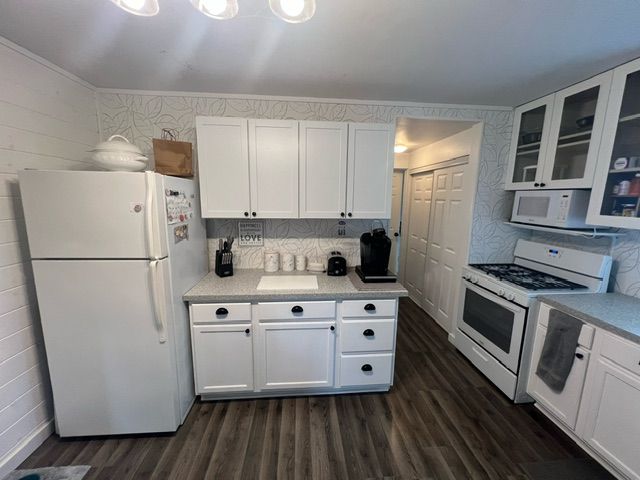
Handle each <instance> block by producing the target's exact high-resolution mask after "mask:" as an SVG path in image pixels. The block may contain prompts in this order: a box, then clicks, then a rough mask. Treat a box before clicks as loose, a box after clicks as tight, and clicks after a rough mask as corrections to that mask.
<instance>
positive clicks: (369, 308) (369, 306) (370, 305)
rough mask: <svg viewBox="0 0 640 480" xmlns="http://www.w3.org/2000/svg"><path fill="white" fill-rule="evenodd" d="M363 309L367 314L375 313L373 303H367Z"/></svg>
mask: <svg viewBox="0 0 640 480" xmlns="http://www.w3.org/2000/svg"><path fill="white" fill-rule="evenodd" d="M364 309H365V310H366V311H367V312H375V311H376V306H375V305H374V304H373V303H367V304H366V305H365V306H364Z"/></svg>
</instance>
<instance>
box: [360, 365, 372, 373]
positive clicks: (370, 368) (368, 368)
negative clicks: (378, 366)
mask: <svg viewBox="0 0 640 480" xmlns="http://www.w3.org/2000/svg"><path fill="white" fill-rule="evenodd" d="M371 370H373V367H372V366H371V365H369V364H368V363H365V364H364V365H362V371H363V372H370V371H371Z"/></svg>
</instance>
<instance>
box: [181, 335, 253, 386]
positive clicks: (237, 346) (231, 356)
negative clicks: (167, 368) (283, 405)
mask: <svg viewBox="0 0 640 480" xmlns="http://www.w3.org/2000/svg"><path fill="white" fill-rule="evenodd" d="M192 332H193V363H194V373H195V380H196V393H197V394H207V393H219V392H241V391H246V390H253V347H252V335H251V324H250V323H246V324H244V323H243V324H238V325H211V326H194V327H193V329H192Z"/></svg>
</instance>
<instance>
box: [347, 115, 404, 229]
mask: <svg viewBox="0 0 640 480" xmlns="http://www.w3.org/2000/svg"><path fill="white" fill-rule="evenodd" d="M394 138H395V130H394V126H393V125H387V124H375V123H350V124H349V153H348V161H347V163H348V165H347V216H349V217H353V218H390V217H391V178H392V176H393V140H394Z"/></svg>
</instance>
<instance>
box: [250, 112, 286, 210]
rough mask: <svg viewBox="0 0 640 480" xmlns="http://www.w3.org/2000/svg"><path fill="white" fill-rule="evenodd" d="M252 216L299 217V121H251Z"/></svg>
mask: <svg viewBox="0 0 640 480" xmlns="http://www.w3.org/2000/svg"><path fill="white" fill-rule="evenodd" d="M249 165H250V169H249V170H250V173H251V176H250V179H251V181H250V184H251V215H252V216H253V217H257V218H298V122H296V121H295V120H249Z"/></svg>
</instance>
